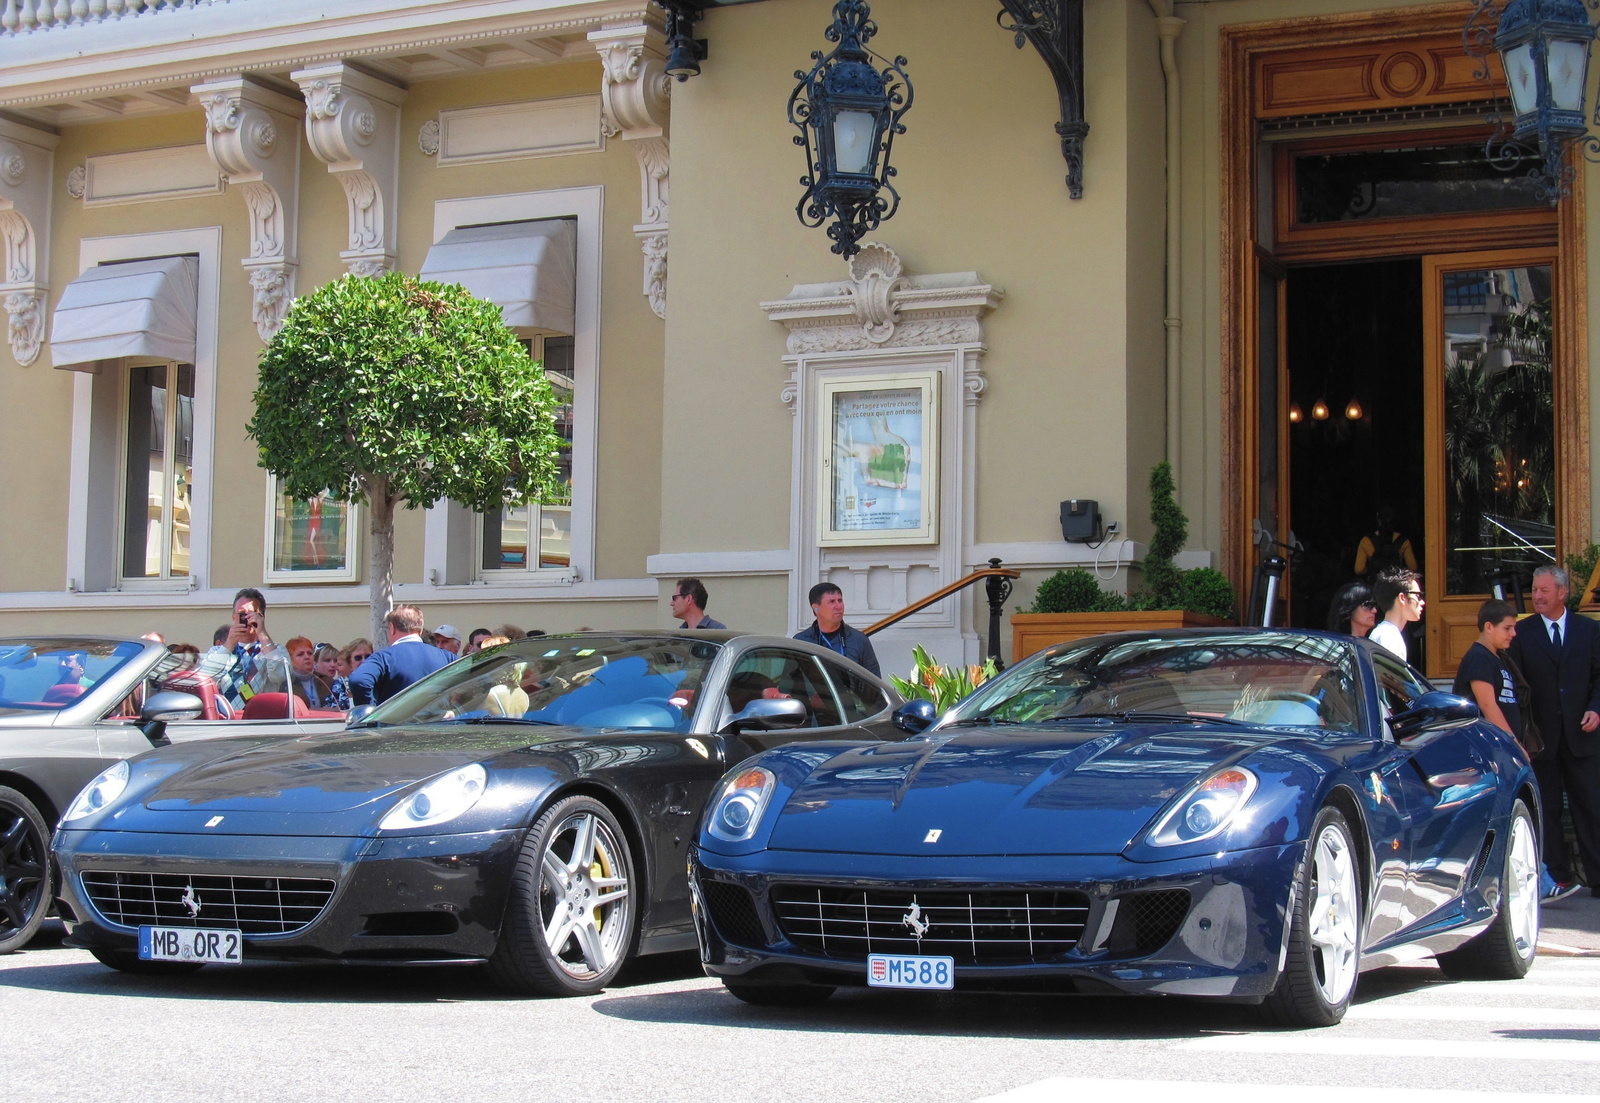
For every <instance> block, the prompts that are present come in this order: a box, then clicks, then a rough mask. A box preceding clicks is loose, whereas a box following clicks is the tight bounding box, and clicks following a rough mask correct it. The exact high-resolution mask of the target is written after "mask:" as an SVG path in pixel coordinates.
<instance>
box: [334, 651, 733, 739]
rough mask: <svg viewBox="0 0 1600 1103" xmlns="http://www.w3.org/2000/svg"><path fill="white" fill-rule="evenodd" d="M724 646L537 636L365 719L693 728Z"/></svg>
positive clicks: (465, 662) (454, 669)
mask: <svg viewBox="0 0 1600 1103" xmlns="http://www.w3.org/2000/svg"><path fill="white" fill-rule="evenodd" d="M720 650H721V645H720V644H717V643H713V642H711V641H709V640H695V639H679V638H674V637H671V636H633V637H628V636H538V637H534V638H532V639H526V640H517V641H516V642H514V643H508V644H503V645H502V646H500V647H495V648H491V649H489V650H488V651H480V652H478V653H477V654H475V655H468V656H466V657H465V658H463V659H461V660H459V661H457V662H454V663H451V664H450V665H449V666H447V667H445V668H444V669H442V670H439V671H437V672H435V673H433V674H431V675H429V676H428V677H427V678H424V679H423V680H422V681H420V682H418V683H417V684H416V685H414V686H412V687H410V688H409V689H407V690H406V691H405V692H404V693H401V694H399V695H397V696H396V697H394V698H393V699H392V700H390V701H388V702H386V703H385V704H383V705H381V706H379V708H378V710H377V711H376V712H374V713H373V714H372V715H371V716H369V717H368V718H367V720H366V721H365V723H367V724H382V725H389V724H427V723H463V724H468V723H502V724H503V723H523V724H534V725H550V724H563V725H575V726H579V727H593V728H651V729H655V730H659V731H687V730H688V728H689V722H690V720H691V718H692V717H693V715H694V702H695V697H696V695H697V693H698V691H699V689H700V686H701V684H702V683H703V682H704V681H705V676H706V671H707V670H709V669H710V667H711V662H712V660H713V659H715V658H716V656H717V652H719V651H720Z"/></svg>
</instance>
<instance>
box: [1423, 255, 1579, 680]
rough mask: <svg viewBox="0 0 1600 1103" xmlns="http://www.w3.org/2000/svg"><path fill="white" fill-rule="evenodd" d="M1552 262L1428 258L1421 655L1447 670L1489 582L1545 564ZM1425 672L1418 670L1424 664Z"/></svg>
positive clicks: (1472, 630) (1550, 531) (1550, 543)
mask: <svg viewBox="0 0 1600 1103" xmlns="http://www.w3.org/2000/svg"><path fill="white" fill-rule="evenodd" d="M1553 262H1554V257H1553V256H1550V255H1549V254H1548V253H1543V252H1532V251H1526V250H1523V251H1517V252H1507V253H1498V254H1476V255H1468V256H1442V257H1430V258H1427V260H1426V262H1425V266H1426V280H1427V288H1428V296H1429V297H1428V301H1427V311H1426V315H1427V327H1428V332H1427V334H1426V343H1427V358H1428V361H1427V362H1428V372H1429V391H1430V394H1429V411H1428V412H1429V415H1430V416H1429V417H1428V419H1427V420H1428V424H1427V434H1428V455H1429V471H1428V475H1429V480H1428V481H1429V484H1430V493H1429V495H1428V498H1429V507H1430V508H1429V529H1430V532H1432V533H1437V534H1440V535H1442V537H1443V539H1442V541H1430V551H1429V555H1428V562H1427V577H1426V579H1425V580H1424V584H1425V586H1426V588H1427V593H1428V598H1429V609H1428V625H1427V628H1428V637H1429V640H1430V643H1431V644H1435V643H1436V645H1437V646H1432V647H1430V655H1436V656H1437V660H1436V664H1437V666H1438V670H1433V669H1430V670H1429V673H1430V674H1435V675H1442V674H1444V673H1447V672H1449V671H1451V670H1454V668H1455V666H1456V663H1457V662H1458V661H1459V660H1460V657H1461V655H1462V654H1463V653H1465V651H1466V649H1467V647H1469V646H1470V645H1471V643H1472V641H1473V640H1474V639H1476V638H1477V635H1478V632H1477V627H1476V625H1474V624H1473V621H1474V620H1475V619H1476V616H1477V607H1478V605H1479V604H1480V603H1481V602H1482V601H1484V600H1485V598H1487V597H1488V595H1489V593H1490V591H1491V586H1492V583H1491V581H1490V578H1491V575H1492V574H1493V573H1494V572H1496V571H1497V570H1502V569H1510V570H1514V571H1516V572H1517V573H1518V574H1519V575H1520V576H1521V577H1522V580H1523V585H1524V586H1526V585H1528V583H1529V581H1530V580H1531V577H1532V573H1533V569H1534V568H1535V567H1537V566H1539V565H1540V564H1541V563H1549V562H1552V561H1554V560H1555V557H1556V546H1557V543H1558V541H1557V539H1556V532H1557V517H1556V500H1557V489H1556V462H1555V456H1556V440H1555V424H1556V423H1555V386H1554V365H1555V353H1556V350H1555V345H1554V336H1553V335H1554V329H1555V327H1554V324H1553V322H1554V317H1553V306H1552V304H1553V302H1554V297H1553ZM1432 665H1434V664H1430V666H1432Z"/></svg>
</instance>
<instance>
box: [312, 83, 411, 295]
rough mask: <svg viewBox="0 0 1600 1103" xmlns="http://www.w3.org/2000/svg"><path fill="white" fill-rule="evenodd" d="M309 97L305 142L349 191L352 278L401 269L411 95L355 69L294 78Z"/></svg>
mask: <svg viewBox="0 0 1600 1103" xmlns="http://www.w3.org/2000/svg"><path fill="white" fill-rule="evenodd" d="M290 76H291V77H292V78H293V80H294V82H295V83H296V84H298V85H299V86H300V90H301V91H302V92H304V93H305V97H306V140H307V141H308V142H309V143H310V145H311V152H312V153H314V154H316V156H317V159H318V160H319V161H322V162H323V163H325V164H326V165H327V166H328V171H329V172H331V173H332V174H333V175H334V176H335V177H337V178H338V180H339V183H340V185H342V186H343V188H344V194H345V199H346V200H347V203H348V207H349V215H350V247H349V248H348V249H346V250H344V251H343V252H341V253H340V254H339V257H340V259H342V260H343V261H344V262H345V264H346V265H348V266H349V268H350V271H351V273H352V274H353V275H357V276H374V275H377V274H379V273H381V272H385V271H387V270H389V269H391V268H393V267H394V264H395V256H396V253H395V250H396V245H395V223H396V214H397V200H398V197H399V191H400V104H401V102H402V101H403V100H404V99H405V95H406V94H405V90H404V89H401V88H397V87H395V86H394V85H392V84H389V83H388V82H387V81H382V80H378V79H377V78H375V77H370V76H367V75H366V74H365V73H362V72H359V71H357V70H355V69H352V68H350V67H349V66H348V65H344V64H338V65H322V66H318V67H317V68H314V69H301V70H299V71H297V72H294V73H291V74H290Z"/></svg>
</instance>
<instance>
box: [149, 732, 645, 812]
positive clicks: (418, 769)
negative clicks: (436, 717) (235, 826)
mask: <svg viewBox="0 0 1600 1103" xmlns="http://www.w3.org/2000/svg"><path fill="white" fill-rule="evenodd" d="M636 735H637V733H631V732H627V733H623V732H617V733H607V732H597V731H596V730H594V729H592V728H588V729H584V728H557V727H550V728H535V727H524V726H520V725H506V726H504V727H502V726H498V725H496V726H488V725H474V726H471V727H466V726H458V725H448V726H447V725H440V726H435V727H415V728H410V727H407V728H377V729H373V730H370V731H369V730H363V729H356V730H354V731H350V732H340V733H336V734H331V735H319V736H309V737H307V738H304V739H295V740H288V741H283V742H272V743H264V744H261V743H254V744H251V745H249V746H246V747H243V748H241V749H240V750H237V751H234V752H232V753H229V754H224V755H220V756H216V757H212V758H209V759H207V760H206V761H203V762H200V763H198V764H197V765H194V766H191V767H189V768H187V769H184V770H180V771H179V772H177V773H175V774H173V775H172V776H171V777H168V778H166V779H165V780H163V781H162V782H160V783H159V784H158V785H156V786H155V787H154V788H152V789H151V790H150V791H149V792H147V793H146V794H145V795H144V801H143V803H144V806H145V807H146V808H148V809H151V810H152V811H157V812H161V811H199V810H205V811H212V812H246V811H259V812H274V813H280V814H281V813H294V814H323V813H329V812H343V811H349V810H353V809H357V808H362V807H364V806H366V805H370V804H372V803H374V802H375V801H381V800H384V799H385V798H387V797H389V796H391V795H392V794H394V793H396V792H398V791H399V790H401V789H404V788H405V787H406V786H408V785H411V784H414V783H415V782H418V781H422V780H423V779H425V778H430V777H433V776H434V775H435V774H440V773H443V772H444V771H446V770H449V769H451V768H453V767H455V766H462V765H465V764H467V763H469V762H483V761H486V760H488V759H491V758H494V757H496V756H498V755H502V754H506V753H512V752H516V751H520V750H523V749H526V748H529V747H533V746H538V745H544V744H549V743H552V742H561V741H566V740H573V739H579V740H585V741H592V740H600V741H610V742H615V741H616V740H618V739H619V738H625V737H628V736H636Z"/></svg>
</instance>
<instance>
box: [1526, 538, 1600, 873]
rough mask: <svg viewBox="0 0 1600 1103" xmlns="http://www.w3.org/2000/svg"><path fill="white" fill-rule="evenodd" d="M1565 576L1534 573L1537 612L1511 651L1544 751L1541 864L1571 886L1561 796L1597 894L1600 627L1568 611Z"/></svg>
mask: <svg viewBox="0 0 1600 1103" xmlns="http://www.w3.org/2000/svg"><path fill="white" fill-rule="evenodd" d="M1566 603H1567V572H1566V571H1564V570H1562V569H1561V568H1560V567H1555V566H1548V567H1540V568H1539V569H1538V570H1536V571H1534V572H1533V608H1534V615H1533V616H1531V617H1525V618H1523V620H1521V621H1520V622H1518V624H1517V637H1516V639H1515V640H1513V641H1512V643H1511V646H1510V647H1509V648H1507V649H1506V650H1507V653H1508V654H1510V656H1511V658H1512V659H1513V661H1515V662H1516V664H1517V665H1518V666H1519V667H1521V669H1522V673H1523V676H1524V677H1526V678H1527V679H1528V686H1529V689H1530V690H1531V692H1532V698H1533V699H1532V700H1531V701H1530V702H1528V704H1529V705H1530V706H1531V710H1530V711H1531V712H1532V715H1533V719H1534V722H1535V723H1537V724H1538V726H1539V735H1540V737H1541V738H1543V740H1544V750H1542V751H1540V752H1539V753H1538V754H1537V755H1535V756H1534V758H1533V770H1534V774H1535V776H1536V777H1537V778H1538V779H1539V802H1540V803H1541V804H1543V805H1544V862H1545V865H1546V866H1547V867H1548V868H1549V870H1550V876H1551V877H1553V878H1555V880H1556V882H1557V885H1558V886H1559V888H1558V891H1560V889H1566V888H1568V887H1569V886H1570V885H1571V884H1572V883H1573V881H1574V870H1573V867H1572V856H1571V855H1570V854H1569V853H1568V850H1567V840H1566V833H1565V831H1564V830H1563V828H1562V825H1561V808H1562V797H1563V796H1565V798H1566V802H1567V806H1568V807H1569V808H1570V809H1571V810H1572V824H1573V828H1574V829H1575V831H1576V833H1577V836H1578V853H1579V855H1580V856H1581V857H1582V859H1583V870H1584V873H1585V874H1586V875H1587V877H1588V879H1589V886H1590V888H1591V890H1592V891H1593V892H1594V894H1595V895H1596V896H1600V816H1597V811H1600V754H1597V752H1600V733H1597V731H1596V729H1600V626H1596V624H1595V622H1594V621H1592V620H1590V619H1589V618H1588V617H1582V616H1569V615H1568V614H1567V604H1566Z"/></svg>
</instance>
